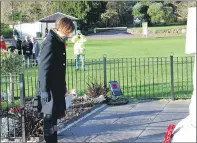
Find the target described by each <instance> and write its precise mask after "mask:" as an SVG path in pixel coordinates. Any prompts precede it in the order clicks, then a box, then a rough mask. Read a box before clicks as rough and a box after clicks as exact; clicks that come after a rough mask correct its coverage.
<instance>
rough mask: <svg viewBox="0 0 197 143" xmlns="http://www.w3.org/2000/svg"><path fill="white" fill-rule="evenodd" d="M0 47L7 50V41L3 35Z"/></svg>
mask: <svg viewBox="0 0 197 143" xmlns="http://www.w3.org/2000/svg"><path fill="white" fill-rule="evenodd" d="M0 49H2V50H6V43H5V40H4V37H3V35H1V39H0Z"/></svg>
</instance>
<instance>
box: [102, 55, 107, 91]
mask: <svg viewBox="0 0 197 143" xmlns="http://www.w3.org/2000/svg"><path fill="white" fill-rule="evenodd" d="M103 72H104V88H105V89H106V88H107V58H106V56H103Z"/></svg>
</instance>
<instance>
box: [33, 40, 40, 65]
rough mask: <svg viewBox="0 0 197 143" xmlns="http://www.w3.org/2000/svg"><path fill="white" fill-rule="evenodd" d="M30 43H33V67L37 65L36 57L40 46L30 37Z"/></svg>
mask: <svg viewBox="0 0 197 143" xmlns="http://www.w3.org/2000/svg"><path fill="white" fill-rule="evenodd" d="M31 42H32V43H33V50H32V52H33V59H32V62H33V65H36V66H37V65H38V57H39V52H40V46H39V43H38V41H36V39H35V37H31Z"/></svg>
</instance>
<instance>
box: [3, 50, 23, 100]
mask: <svg viewBox="0 0 197 143" xmlns="http://www.w3.org/2000/svg"><path fill="white" fill-rule="evenodd" d="M0 55H1V62H0V70H1V73H3V74H10V87H9V90H10V91H9V95H8V96H10V97H9V98H11V99H12V102H14V74H15V73H20V72H21V70H22V67H23V56H22V55H19V54H18V50H14V51H11V50H8V51H6V50H0Z"/></svg>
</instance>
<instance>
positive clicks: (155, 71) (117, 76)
mask: <svg viewBox="0 0 197 143" xmlns="http://www.w3.org/2000/svg"><path fill="white" fill-rule="evenodd" d="M86 47H87V51H86V52H87V53H86V71H85V72H84V71H78V72H76V70H75V60H74V55H73V44H71V43H68V46H67V58H68V60H67V71H66V72H67V73H66V79H67V87H68V90H71V89H73V88H74V89H77V91H78V93H84V91H85V90H86V89H87V83H89V82H90V81H92V80H94V79H96V80H101V81H103V79H104V66H103V55H105V54H106V56H107V65H106V72H107V73H106V75H107V82H109V81H111V80H117V81H118V82H119V83H120V86H121V88H122V90H123V92H124V95H125V96H129V97H132V98H135V99H136V98H169V97H170V79H171V75H170V54H171V53H174V64H173V65H174V87H175V97H177V98H185V97H189V96H190V95H191V93H192V72H193V60H194V59H193V57H186V56H188V55H186V54H184V51H185V48H184V47H185V37H172V38H148V39H144V38H134V39H116V40H114V39H112V40H109V39H106V40H88V42H87V44H86ZM189 56H190V55H189ZM147 57H149V58H147ZM157 57H158V58H157ZM24 73H25V89H26V96H34V95H35V88H36V81H37V68H29V69H24ZM15 87H16V88H15V93H16V94H15V95H16V96H19V95H20V92H19V84H17V85H16V86H15ZM2 89H3V90H4V89H6V88H5V87H4V88H2Z"/></svg>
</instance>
